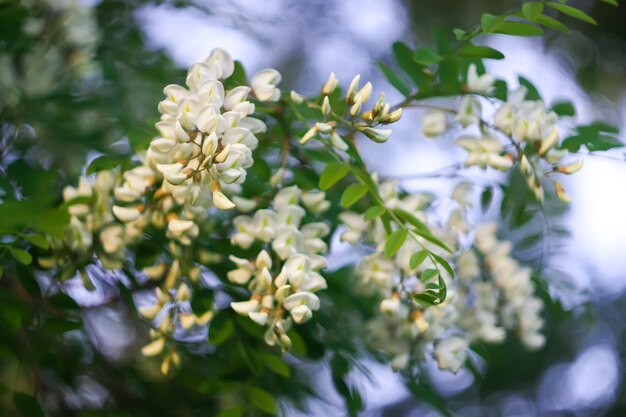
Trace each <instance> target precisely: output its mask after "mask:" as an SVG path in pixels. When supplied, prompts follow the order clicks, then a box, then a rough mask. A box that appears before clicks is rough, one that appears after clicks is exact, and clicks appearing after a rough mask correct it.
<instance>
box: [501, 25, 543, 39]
mask: <svg viewBox="0 0 626 417" xmlns="http://www.w3.org/2000/svg"><path fill="white" fill-rule="evenodd" d="M495 33H499V34H502V35H513V36H541V35H543V29H541V28H540V27H537V26H533V25H529V24H528V23H521V22H504V23H503V24H502V25H501V26H500V27H499V28H498V29H497V30H496V31H495Z"/></svg>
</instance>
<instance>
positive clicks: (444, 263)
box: [431, 253, 456, 277]
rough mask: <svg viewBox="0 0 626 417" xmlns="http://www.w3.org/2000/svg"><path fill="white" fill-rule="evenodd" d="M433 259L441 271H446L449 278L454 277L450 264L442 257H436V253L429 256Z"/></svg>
mask: <svg viewBox="0 0 626 417" xmlns="http://www.w3.org/2000/svg"><path fill="white" fill-rule="evenodd" d="M431 255H432V257H433V258H435V260H436V261H437V263H438V264H439V265H440V266H442V267H443V269H445V270H446V272H447V273H448V274H450V277H454V276H455V275H456V274H455V272H454V269H453V268H452V266H451V265H450V263H449V262H448V261H447V260H446V259H444V258H443V257H442V256H439V255H437V254H436V253H433V254H431Z"/></svg>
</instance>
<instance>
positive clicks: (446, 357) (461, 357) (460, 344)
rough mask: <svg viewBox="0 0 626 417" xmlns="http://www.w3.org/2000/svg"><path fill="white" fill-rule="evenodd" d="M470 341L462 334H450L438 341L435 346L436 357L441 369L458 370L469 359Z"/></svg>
mask: <svg viewBox="0 0 626 417" xmlns="http://www.w3.org/2000/svg"><path fill="white" fill-rule="evenodd" d="M468 348H469V343H468V342H467V340H466V339H464V338H462V337H460V336H450V337H447V338H445V339H442V340H440V341H439V342H437V344H436V346H435V352H434V355H435V359H436V360H437V365H438V366H439V369H441V370H450V371H452V372H454V373H456V372H458V370H459V369H461V367H462V366H463V364H464V363H465V361H466V360H467V349H468Z"/></svg>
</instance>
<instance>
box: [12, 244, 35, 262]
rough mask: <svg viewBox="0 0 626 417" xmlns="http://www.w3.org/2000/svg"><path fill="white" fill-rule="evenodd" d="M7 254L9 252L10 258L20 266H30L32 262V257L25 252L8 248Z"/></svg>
mask: <svg viewBox="0 0 626 417" xmlns="http://www.w3.org/2000/svg"><path fill="white" fill-rule="evenodd" d="M9 252H11V256H13V258H15V260H16V261H18V262H19V263H21V264H24V265H30V263H31V262H32V261H33V257H32V255H31V254H30V253H28V252H26V251H25V250H22V249H17V248H13V247H10V248H9Z"/></svg>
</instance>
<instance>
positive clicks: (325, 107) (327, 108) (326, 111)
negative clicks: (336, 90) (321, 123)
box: [322, 96, 332, 116]
mask: <svg viewBox="0 0 626 417" xmlns="http://www.w3.org/2000/svg"><path fill="white" fill-rule="evenodd" d="M331 110H332V109H331V108H330V100H329V99H328V96H325V97H324V102H323V103H322V113H324V116H328V115H329V114H330V112H331Z"/></svg>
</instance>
